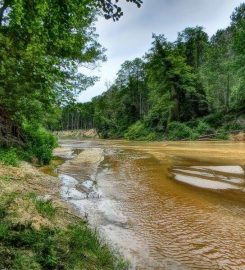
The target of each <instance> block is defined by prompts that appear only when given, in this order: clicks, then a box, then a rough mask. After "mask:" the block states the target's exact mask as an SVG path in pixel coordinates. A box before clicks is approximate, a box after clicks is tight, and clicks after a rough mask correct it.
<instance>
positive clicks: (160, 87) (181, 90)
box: [58, 4, 245, 140]
mask: <svg viewBox="0 0 245 270" xmlns="http://www.w3.org/2000/svg"><path fill="white" fill-rule="evenodd" d="M244 44H245V4H241V5H240V6H239V7H238V8H236V9H235V11H234V12H233V14H232V16H231V24H230V26H229V27H227V28H226V29H223V30H218V31H217V33H216V34H215V35H214V36H212V37H211V38H209V37H208V35H207V33H206V32H205V31H204V29H203V28H202V27H199V26H197V27H194V28H191V27H189V28H186V29H184V30H183V31H182V32H180V33H179V34H178V37H177V40H176V41H175V42H169V41H167V39H166V38H165V37H164V35H153V41H152V45H151V48H150V49H149V51H148V52H147V53H146V54H145V55H144V56H143V58H136V59H134V60H132V61H126V62H124V63H123V64H122V66H121V69H120V70H119V71H118V73H117V78H116V80H115V82H114V83H113V84H112V85H111V86H110V87H109V89H108V90H107V91H106V92H105V93H104V94H102V95H101V96H98V97H96V98H94V99H93V100H92V102H89V103H85V104H75V105H69V106H66V107H65V108H63V113H62V121H61V123H60V126H59V127H58V128H59V129H76V128H92V127H96V128H97V130H98V132H99V134H100V135H101V136H102V137H103V138H122V137H124V138H128V139H139V140H142V139H144V140H153V139H161V138H167V139H195V138H198V137H205V136H208V135H212V134H214V135H217V137H220V138H225V137H226V134H228V133H229V132H230V131H233V130H236V131H237V130H242V129H244V126H245V124H244V122H245V120H244V118H245V116H244V115H243V114H244V113H245V46H244Z"/></svg>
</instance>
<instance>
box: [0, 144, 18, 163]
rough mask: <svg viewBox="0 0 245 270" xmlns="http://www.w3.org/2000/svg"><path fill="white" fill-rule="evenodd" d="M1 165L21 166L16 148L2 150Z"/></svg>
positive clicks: (0, 154) (0, 151)
mask: <svg viewBox="0 0 245 270" xmlns="http://www.w3.org/2000/svg"><path fill="white" fill-rule="evenodd" d="M0 163H1V164H4V165H12V166H19V164H20V159H19V157H18V154H17V151H16V149H14V148H10V149H5V148H0Z"/></svg>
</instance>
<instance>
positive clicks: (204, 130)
mask: <svg viewBox="0 0 245 270" xmlns="http://www.w3.org/2000/svg"><path fill="white" fill-rule="evenodd" d="M195 132H197V133H198V134H199V135H200V136H201V135H208V134H212V133H214V130H213V128H211V126H210V125H209V124H208V123H206V122H204V121H202V120H200V121H198V124H197V127H196V128H195Z"/></svg>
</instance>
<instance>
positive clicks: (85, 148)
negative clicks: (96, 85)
mask: <svg viewBox="0 0 245 270" xmlns="http://www.w3.org/2000/svg"><path fill="white" fill-rule="evenodd" d="M60 144H61V147H60V148H59V149H57V150H56V151H55V155H57V156H60V157H63V158H65V160H66V161H65V163H64V164H63V165H61V166H60V167H59V168H58V173H59V177H60V180H61V181H62V190H61V194H62V196H63V198H64V199H65V200H67V201H68V202H69V203H70V204H71V205H72V206H73V207H74V208H76V209H77V211H79V212H80V214H81V215H83V216H85V217H86V218H87V219H88V221H89V222H90V224H91V226H94V227H96V228H97V229H98V231H99V232H100V234H101V235H102V236H103V237H104V238H105V239H106V240H107V241H108V242H110V243H111V245H112V246H115V247H116V248H117V249H119V250H120V252H121V253H122V254H123V255H124V256H125V257H126V258H127V259H128V260H129V261H130V263H131V269H170V270H175V269H214V270H215V269H236V270H237V269H241V270H242V269H245V196H244V195H245V143H241V142H151V143H145V142H144V143H143V142H127V141H109V140H108V141H107V140H80V141H79V140H62V141H60Z"/></svg>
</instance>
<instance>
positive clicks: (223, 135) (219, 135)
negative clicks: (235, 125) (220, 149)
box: [215, 127, 229, 140]
mask: <svg viewBox="0 0 245 270" xmlns="http://www.w3.org/2000/svg"><path fill="white" fill-rule="evenodd" d="M215 138H216V139H219V140H228V138H229V134H228V132H227V131H226V130H225V129H224V128H223V127H222V128H219V129H217V131H216V135H215Z"/></svg>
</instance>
